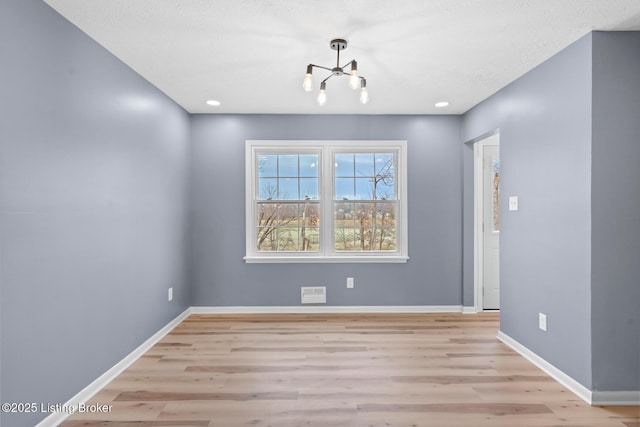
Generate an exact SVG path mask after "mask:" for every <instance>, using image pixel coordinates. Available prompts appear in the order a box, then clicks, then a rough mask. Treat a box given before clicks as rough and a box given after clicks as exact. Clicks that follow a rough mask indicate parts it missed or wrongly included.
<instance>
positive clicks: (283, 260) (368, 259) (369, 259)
mask: <svg viewBox="0 0 640 427" xmlns="http://www.w3.org/2000/svg"><path fill="white" fill-rule="evenodd" d="M244 261H245V262H246V263H247V264H301V263H306V264H320V263H331V264H338V263H352V264H360V263H362V264H366V263H379V264H386V263H396V264H404V263H406V262H407V261H409V257H408V256H385V255H382V256H366V255H364V256H332V257H322V256H315V257H314V256H305V257H301V256H299V257H294V256H277V257H276V256H259V257H256V256H246V257H244Z"/></svg>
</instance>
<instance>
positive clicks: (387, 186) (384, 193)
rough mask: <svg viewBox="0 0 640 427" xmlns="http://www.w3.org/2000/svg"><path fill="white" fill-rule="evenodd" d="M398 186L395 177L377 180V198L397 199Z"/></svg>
mask: <svg viewBox="0 0 640 427" xmlns="http://www.w3.org/2000/svg"><path fill="white" fill-rule="evenodd" d="M395 198H396V186H395V180H394V179H393V178H386V179H380V180H377V183H376V199H377V200H395Z"/></svg>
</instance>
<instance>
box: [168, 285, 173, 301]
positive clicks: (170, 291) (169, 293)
mask: <svg viewBox="0 0 640 427" xmlns="http://www.w3.org/2000/svg"><path fill="white" fill-rule="evenodd" d="M167 300H168V301H171V300H173V288H169V292H167Z"/></svg>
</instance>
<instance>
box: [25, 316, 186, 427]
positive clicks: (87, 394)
mask: <svg viewBox="0 0 640 427" xmlns="http://www.w3.org/2000/svg"><path fill="white" fill-rule="evenodd" d="M189 314H191V309H190V308H188V309H186V310H185V311H184V312H182V313H181V314H180V315H178V317H176V318H175V319H173V320H172V321H171V322H169V323H167V325H166V326H165V327H163V328H162V329H160V330H159V331H158V332H156V333H155V334H154V335H153V336H152V337H151V338H149V339H148V340H146V341H145V342H143V343H142V344H140V346H138V348H136V349H135V350H133V351H132V352H131V353H129V354H128V355H127V356H125V358H124V359H122V360H121V361H120V362H118V363H116V364H115V365H114V366H113V367H112V368H110V369H109V370H108V371H107V372H105V373H104V374H102V375H100V376H99V377H98V378H96V379H95V380H94V381H93V382H92V383H91V384H89V385H88V386H86V387H85V388H84V389H83V390H82V391H80V392H79V393H78V394H76V395H75V396H73V397H72V398H71V399H69V400H68V401H67V402H66V403H65V404H63V405H62V406H63V407H64V408H77V407H78V405H79V404H81V403H85V402H86V401H88V400H89V399H91V398H92V397H93V396H94V395H95V394H96V393H98V392H99V391H100V390H102V389H103V388H104V387H105V386H106V385H107V384H109V382H111V381H112V380H113V379H115V378H116V377H117V376H118V375H120V374H121V373H122V371H124V370H125V369H127V368H128V367H129V366H131V365H132V364H133V362H135V361H136V360H138V359H139V358H140V356H142V355H143V354H144V353H146V352H147V351H148V350H149V349H150V348H151V347H153V346H154V345H155V344H156V343H157V342H158V341H160V340H161V339H162V338H163V337H164V336H165V335H167V334H168V333H169V332H171V330H172V329H173V328H175V327H176V326H177V325H178V324H179V323H180V322H182V321H183V320H184V319H186V318H187V316H189ZM69 412H72V411H71V410H69V411H67V412H64V411H63V412H54V413H52V414H51V415H49V416H48V417H47V418H45V419H44V420H42V421H40V423H38V424H37V425H36V427H55V426H57V425H59V424H60V423H62V422H63V421H64V420H65V419H66V418H67V417H69V416H70V415H71V414H70V413H69Z"/></svg>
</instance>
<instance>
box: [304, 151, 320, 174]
mask: <svg viewBox="0 0 640 427" xmlns="http://www.w3.org/2000/svg"><path fill="white" fill-rule="evenodd" d="M300 176H304V177H317V176H318V155H317V154H303V155H301V156H300Z"/></svg>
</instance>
